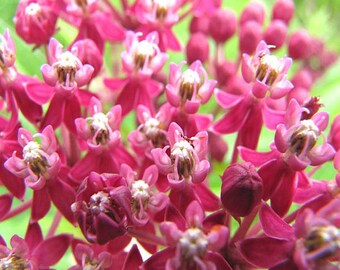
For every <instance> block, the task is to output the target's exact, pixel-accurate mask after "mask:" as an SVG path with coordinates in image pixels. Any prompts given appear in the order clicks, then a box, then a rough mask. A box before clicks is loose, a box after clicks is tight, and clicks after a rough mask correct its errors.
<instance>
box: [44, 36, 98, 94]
mask: <svg viewBox="0 0 340 270" xmlns="http://www.w3.org/2000/svg"><path fill="white" fill-rule="evenodd" d="M62 48H63V47H62V45H61V44H60V43H59V42H58V41H57V40H56V39H54V38H52V39H51V40H50V42H49V45H48V58H49V63H50V64H44V65H42V67H41V73H42V75H43V77H44V80H45V82H46V83H47V84H48V85H50V86H53V87H56V89H58V90H59V89H60V90H61V91H65V92H71V91H73V90H74V89H75V88H76V87H81V86H83V85H85V84H87V83H88V82H89V80H90V79H91V75H92V73H93V67H92V66H90V65H88V64H85V65H83V64H82V63H81V61H80V60H79V58H78V57H77V54H78V49H77V47H72V48H71V50H70V51H65V52H63V49H62Z"/></svg>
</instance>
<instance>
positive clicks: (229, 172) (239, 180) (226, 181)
mask: <svg viewBox="0 0 340 270" xmlns="http://www.w3.org/2000/svg"><path fill="white" fill-rule="evenodd" d="M262 193H263V183H262V179H261V177H260V176H259V175H258V173H257V172H256V169H255V166H254V165H253V164H252V163H250V162H245V163H242V164H240V163H235V164H232V165H230V166H229V167H228V168H227V169H226V170H225V171H224V174H223V176H222V190H221V200H222V204H223V207H224V208H225V209H226V210H227V211H228V212H229V213H230V214H231V215H232V216H235V217H244V216H247V215H248V214H249V213H250V212H251V211H252V210H253V209H254V207H255V206H256V205H258V204H259V203H260V201H261V197H262Z"/></svg>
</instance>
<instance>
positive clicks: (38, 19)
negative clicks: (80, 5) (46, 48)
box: [14, 0, 59, 46]
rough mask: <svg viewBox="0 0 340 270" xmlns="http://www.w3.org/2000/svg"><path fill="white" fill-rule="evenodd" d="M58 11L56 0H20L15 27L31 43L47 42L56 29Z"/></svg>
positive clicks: (40, 43)
mask: <svg viewBox="0 0 340 270" xmlns="http://www.w3.org/2000/svg"><path fill="white" fill-rule="evenodd" d="M58 12H59V10H58V5H57V3H56V1H52V0H28V1H20V2H19V5H18V8H17V12H16V14H15V17H14V23H15V29H16V31H17V33H18V35H19V36H20V37H21V38H22V39H23V40H25V41H26V42H27V43H29V44H32V43H33V44H36V45H37V46H39V45H42V44H47V43H48V41H49V39H50V38H51V37H52V36H53V34H54V32H55V30H56V27H55V26H56V22H57V19H58Z"/></svg>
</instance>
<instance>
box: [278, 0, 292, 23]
mask: <svg viewBox="0 0 340 270" xmlns="http://www.w3.org/2000/svg"><path fill="white" fill-rule="evenodd" d="M294 9H295V7H294V2H293V1H292V0H278V1H276V3H275V5H274V7H273V15H272V19H273V20H281V21H283V22H284V23H286V24H288V23H289V21H290V20H291V18H292V17H293V15H294Z"/></svg>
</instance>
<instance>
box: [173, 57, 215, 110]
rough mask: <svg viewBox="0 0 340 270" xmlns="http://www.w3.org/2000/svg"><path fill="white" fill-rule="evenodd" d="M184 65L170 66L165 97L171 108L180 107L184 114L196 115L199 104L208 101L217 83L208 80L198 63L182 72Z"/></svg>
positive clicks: (200, 64)
mask: <svg viewBox="0 0 340 270" xmlns="http://www.w3.org/2000/svg"><path fill="white" fill-rule="evenodd" d="M184 63H185V62H182V63H181V64H179V65H176V64H175V63H171V64H170V74H169V84H167V86H166V96H167V99H168V102H169V103H170V104H171V105H172V106H174V107H180V108H181V109H182V110H184V111H185V112H186V113H196V112H197V111H198V109H199V106H200V104H205V103H207V102H208V101H209V99H210V97H211V95H212V93H213V91H214V88H215V85H216V83H217V82H216V81H215V80H209V79H208V74H207V72H206V71H205V69H204V67H203V65H202V63H201V62H200V61H195V62H194V63H192V64H191V65H190V67H189V68H188V69H186V70H185V71H184V72H182V71H181V69H182V67H183V65H184Z"/></svg>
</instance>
